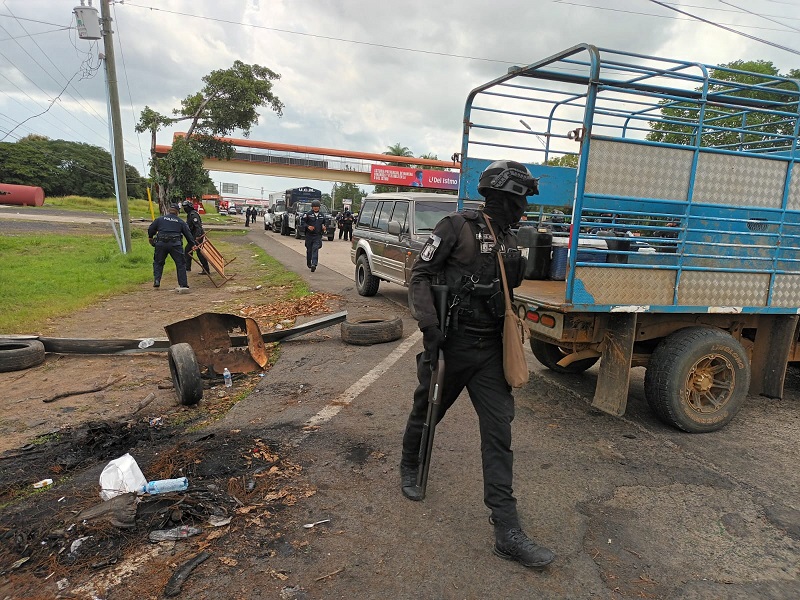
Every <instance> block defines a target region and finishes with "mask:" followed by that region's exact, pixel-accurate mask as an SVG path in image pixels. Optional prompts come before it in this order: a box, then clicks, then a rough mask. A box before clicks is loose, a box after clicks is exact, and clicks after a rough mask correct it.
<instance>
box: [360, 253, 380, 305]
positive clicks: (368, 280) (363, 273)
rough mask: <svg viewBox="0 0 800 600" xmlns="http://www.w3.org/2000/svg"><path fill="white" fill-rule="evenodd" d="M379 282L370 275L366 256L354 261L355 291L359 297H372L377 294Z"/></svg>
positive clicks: (363, 255) (370, 271)
mask: <svg viewBox="0 0 800 600" xmlns="http://www.w3.org/2000/svg"><path fill="white" fill-rule="evenodd" d="M380 284H381V280H380V279H378V278H377V277H375V276H374V275H373V274H372V270H371V269H370V268H369V260H368V259H367V255H366V254H362V255H361V256H359V257H358V260H357V261H356V290H357V291H358V293H359V295H361V296H374V295H375V294H377V293H378V286H380Z"/></svg>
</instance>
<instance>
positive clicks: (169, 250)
mask: <svg viewBox="0 0 800 600" xmlns="http://www.w3.org/2000/svg"><path fill="white" fill-rule="evenodd" d="M178 212H180V207H179V206H178V205H177V204H170V206H169V213H168V214H166V215H162V216H160V217H158V218H157V219H156V220H155V221H153V222H152V223H150V227H148V228H147V237H148V238H149V239H150V245H151V246H153V247H154V248H155V252H154V253H153V287H156V288H157V287H160V286H161V274H162V273H163V272H164V262H165V261H166V260H167V255H168V254H169V255H170V256H171V257H172V260H173V261H175V269H176V271H177V272H178V286H179V287H182V288H188V287H189V283H188V281H187V279H186V257H185V255H184V253H183V244H182V238H184V237H185V238H186V241H187V242H189V246H192V247H193V246H196V245H197V242H196V241H195V239H194V236H192V233H191V232H190V231H189V226H188V225H187V224H186V221H184V220H183V219H181V218H180V217H179V216H178Z"/></svg>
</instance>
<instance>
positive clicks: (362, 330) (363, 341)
mask: <svg viewBox="0 0 800 600" xmlns="http://www.w3.org/2000/svg"><path fill="white" fill-rule="evenodd" d="M341 331H342V341H343V342H345V343H347V344H353V345H355V346H371V345H372V344H384V343H386V342H393V341H395V340H399V339H400V338H401V337H403V321H402V320H401V319H399V318H394V319H381V318H380V317H374V318H364V319H358V320H356V321H343V322H342V324H341Z"/></svg>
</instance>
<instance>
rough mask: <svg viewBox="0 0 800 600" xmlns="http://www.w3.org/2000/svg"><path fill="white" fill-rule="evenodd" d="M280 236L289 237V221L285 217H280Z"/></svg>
mask: <svg viewBox="0 0 800 600" xmlns="http://www.w3.org/2000/svg"><path fill="white" fill-rule="evenodd" d="M281 235H289V221H288V220H287V218H286V217H285V216H284V217H281Z"/></svg>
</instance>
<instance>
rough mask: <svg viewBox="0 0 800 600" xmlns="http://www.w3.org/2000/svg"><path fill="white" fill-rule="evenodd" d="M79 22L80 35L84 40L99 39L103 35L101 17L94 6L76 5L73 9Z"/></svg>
mask: <svg viewBox="0 0 800 600" xmlns="http://www.w3.org/2000/svg"><path fill="white" fill-rule="evenodd" d="M72 12H74V13H75V20H76V21H77V23H78V37H79V38H81V39H82V40H99V39H100V38H101V37H103V36H102V35H101V33H100V19H99V17H98V16H97V9H96V8H95V7H94V6H76V7H75V8H73V9H72Z"/></svg>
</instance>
